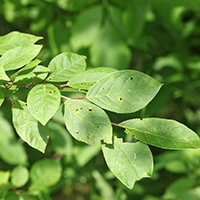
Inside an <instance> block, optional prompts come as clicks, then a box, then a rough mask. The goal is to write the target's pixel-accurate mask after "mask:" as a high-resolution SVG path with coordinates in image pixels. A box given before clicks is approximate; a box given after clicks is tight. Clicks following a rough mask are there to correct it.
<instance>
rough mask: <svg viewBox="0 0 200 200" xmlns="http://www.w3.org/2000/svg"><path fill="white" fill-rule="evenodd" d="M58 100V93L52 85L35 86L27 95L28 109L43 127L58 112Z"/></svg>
mask: <svg viewBox="0 0 200 200" xmlns="http://www.w3.org/2000/svg"><path fill="white" fill-rule="evenodd" d="M60 98H61V97H60V91H59V90H58V88H57V87H55V86H54V85H52V84H44V85H36V86H35V87H34V88H32V89H31V91H30V92H29V94H28V98H27V104H28V109H29V111H30V113H31V114H32V115H33V116H34V117H35V118H36V119H37V120H38V121H39V122H41V123H42V124H43V125H44V126H45V125H46V123H47V122H48V121H49V120H50V119H51V117H52V116H53V115H54V114H55V112H56V111H57V110H58V107H59V105H60Z"/></svg>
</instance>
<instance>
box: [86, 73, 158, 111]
mask: <svg viewBox="0 0 200 200" xmlns="http://www.w3.org/2000/svg"><path fill="white" fill-rule="evenodd" d="M161 86H162V84H160V83H158V82H157V81H156V80H155V79H153V78H152V77H150V76H148V75H146V74H143V73H142V72H138V71H134V70H121V71H116V72H113V73H111V74H109V75H107V76H105V77H103V78H102V79H100V80H99V81H98V82H97V83H96V84H95V85H93V86H92V87H91V88H90V90H89V91H88V93H87V95H86V97H87V99H88V100H90V101H92V102H93V103H95V104H97V105H99V106H100V107H102V108H104V109H106V110H110V111H113V112H116V113H131V112H135V111H138V110H140V109H141V108H143V107H145V106H146V105H147V104H148V103H149V102H150V101H151V100H152V99H153V98H154V96H155V95H156V94H157V92H158V91H159V89H160V87H161Z"/></svg>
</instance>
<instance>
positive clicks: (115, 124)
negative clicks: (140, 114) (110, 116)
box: [111, 122, 126, 128]
mask: <svg viewBox="0 0 200 200" xmlns="http://www.w3.org/2000/svg"><path fill="white" fill-rule="evenodd" d="M111 124H112V125H114V126H118V127H121V128H126V127H124V126H122V125H119V124H117V123H114V122H111Z"/></svg>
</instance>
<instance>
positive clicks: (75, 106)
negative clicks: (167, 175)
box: [64, 100, 112, 144]
mask: <svg viewBox="0 0 200 200" xmlns="http://www.w3.org/2000/svg"><path fill="white" fill-rule="evenodd" d="M64 105H65V112H64V120H65V124H66V126H67V129H68V130H69V132H70V133H71V135H72V136H73V137H74V138H75V139H77V140H79V141H83V142H86V143H89V144H92V143H93V142H94V140H101V139H103V140H104V141H105V142H106V143H112V126H111V123H110V120H109V118H108V116H107V115H106V113H105V112H104V111H103V110H102V109H100V108H99V107H97V106H95V105H93V104H91V103H88V102H85V101H83V100H66V101H65V103H64Z"/></svg>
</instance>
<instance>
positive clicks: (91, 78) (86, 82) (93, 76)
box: [67, 67, 116, 90]
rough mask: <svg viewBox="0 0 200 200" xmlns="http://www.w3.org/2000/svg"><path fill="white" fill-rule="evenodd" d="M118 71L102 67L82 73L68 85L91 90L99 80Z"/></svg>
mask: <svg viewBox="0 0 200 200" xmlns="http://www.w3.org/2000/svg"><path fill="white" fill-rule="evenodd" d="M114 71H116V69H114V68H108V67H100V68H94V69H90V70H87V71H85V72H81V73H79V74H77V75H76V76H74V77H73V78H72V79H70V80H69V82H68V83H67V85H69V86H70V87H73V88H78V89H87V90H88V89H90V88H91V87H92V86H93V85H94V84H95V83H96V82H97V81H98V80H99V79H101V78H102V77H104V76H106V75H108V74H109V73H111V72H114Z"/></svg>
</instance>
